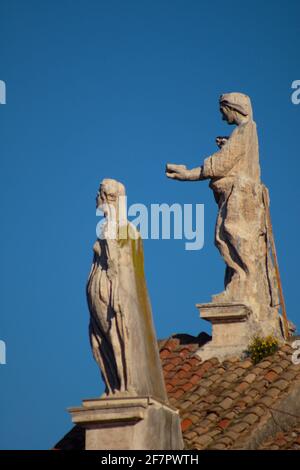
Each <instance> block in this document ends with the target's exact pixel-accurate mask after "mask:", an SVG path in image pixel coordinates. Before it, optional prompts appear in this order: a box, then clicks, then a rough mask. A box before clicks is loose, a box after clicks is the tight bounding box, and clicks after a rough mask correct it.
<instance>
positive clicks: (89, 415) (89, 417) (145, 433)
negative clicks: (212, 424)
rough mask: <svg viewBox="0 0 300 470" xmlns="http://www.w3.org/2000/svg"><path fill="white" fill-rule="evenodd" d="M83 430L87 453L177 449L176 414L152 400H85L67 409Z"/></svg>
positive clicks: (179, 437) (179, 445) (179, 441)
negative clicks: (91, 451) (95, 451)
mask: <svg viewBox="0 0 300 470" xmlns="http://www.w3.org/2000/svg"><path fill="white" fill-rule="evenodd" d="M68 411H69V412H70V414H71V416H72V421H73V423H75V424H77V425H80V426H82V427H84V428H85V449H86V450H164V449H165V450H180V449H183V440H182V434H181V428H180V418H179V413H178V411H177V410H176V409H175V408H172V407H170V406H169V405H166V404H165V403H161V402H159V401H157V400H156V399H154V398H152V397H126V398H124V397H121V398H99V399H92V400H84V401H83V403H82V406H81V407H78V408H70V409H69V410H68Z"/></svg>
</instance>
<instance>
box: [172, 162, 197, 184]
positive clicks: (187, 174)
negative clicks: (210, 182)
mask: <svg viewBox="0 0 300 470" xmlns="http://www.w3.org/2000/svg"><path fill="white" fill-rule="evenodd" d="M202 172H203V170H202V167H201V166H199V167H197V168H192V169H191V170H188V169H187V167H186V166H185V165H175V164H173V163H168V164H167V166H166V176H167V177H168V178H170V179H174V180H178V181H199V180H201V179H204V178H203V175H202Z"/></svg>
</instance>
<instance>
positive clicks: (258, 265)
mask: <svg viewBox="0 0 300 470" xmlns="http://www.w3.org/2000/svg"><path fill="white" fill-rule="evenodd" d="M220 111H221V114H222V116H223V119H224V120H226V121H227V123H228V124H230V125H236V127H235V129H234V130H233V132H232V134H231V136H230V137H217V139H216V143H217V145H218V147H219V150H218V151H217V152H216V153H214V154H213V155H211V156H209V157H208V158H206V159H205V160H204V163H203V165H202V166H199V167H197V168H194V169H191V170H188V169H187V168H186V166H185V165H174V164H168V165H167V167H166V175H167V177H168V178H171V179H176V180H179V181H198V180H206V179H209V180H210V188H211V189H212V190H213V193H214V197H215V200H216V202H217V204H218V217H217V223H216V229H215V244H216V246H217V247H218V249H219V251H220V253H221V255H222V257H223V259H224V261H225V263H226V272H225V290H224V292H222V293H220V294H218V295H215V296H213V299H212V300H213V303H217V304H219V303H223V304H226V303H237V302H240V303H243V304H246V305H248V306H249V307H251V309H252V311H253V315H254V317H255V318H256V319H258V320H267V319H270V318H271V317H272V319H273V320H274V322H275V323H274V325H275V324H276V325H277V324H278V321H279V320H278V309H277V307H278V296H277V290H276V285H275V281H274V267H273V264H272V260H271V257H270V253H269V249H268V242H267V237H268V234H267V226H266V205H267V204H268V194H267V190H266V188H265V187H264V185H263V184H262V183H261V180H260V165H259V151H258V139H257V131H256V124H255V122H254V121H253V117H252V107H251V101H250V98H249V97H248V96H246V95H244V94H242V93H228V94H224V95H222V96H221V97H220ZM266 199H267V200H266ZM276 322H277V323H276Z"/></svg>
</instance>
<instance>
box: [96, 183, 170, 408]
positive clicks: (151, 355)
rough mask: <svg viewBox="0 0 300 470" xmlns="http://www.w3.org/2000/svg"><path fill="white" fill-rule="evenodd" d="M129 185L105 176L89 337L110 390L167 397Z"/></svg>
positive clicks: (101, 197)
mask: <svg viewBox="0 0 300 470" xmlns="http://www.w3.org/2000/svg"><path fill="white" fill-rule="evenodd" d="M124 197H125V188H124V186H123V185H122V184H121V183H119V182H118V181H115V180H112V179H105V180H103V182H102V184H101V185H100V190H99V192H98V196H97V201H96V202H97V207H98V208H101V209H102V210H103V212H104V215H105V217H106V222H105V224H104V225H103V228H102V233H101V238H99V239H98V240H97V241H96V243H95V245H94V259H93V264H92V268H91V272H90V275H89V279H88V283H87V300H88V306H89V310H90V341H91V345H92V350H93V355H94V358H95V360H96V361H97V363H98V365H99V367H100V370H101V373H102V376H103V379H104V381H105V385H106V394H107V395H108V396H111V395H113V394H120V393H122V394H124V393H125V394H129V395H130V396H152V397H156V398H158V399H160V400H163V401H167V395H166V390H165V384H164V380H163V374H162V368H161V362H160V359H159V352H158V346H157V339H156V336H155V331H154V326H153V321H152V312H151V306H150V302H149V297H148V292H147V286H146V280H145V275H144V258H143V245H142V240H141V237H140V234H139V233H138V231H137V230H136V228H135V227H134V226H133V225H132V224H130V223H129V222H128V221H127V219H126V217H125V215H124V214H126V211H125V208H124V204H125V199H124Z"/></svg>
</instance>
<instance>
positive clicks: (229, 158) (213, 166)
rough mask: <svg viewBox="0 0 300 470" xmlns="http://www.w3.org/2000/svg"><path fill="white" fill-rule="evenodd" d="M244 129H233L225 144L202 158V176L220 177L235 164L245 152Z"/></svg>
mask: <svg viewBox="0 0 300 470" xmlns="http://www.w3.org/2000/svg"><path fill="white" fill-rule="evenodd" d="M245 132H247V130H246V129H239V128H237V129H235V131H234V132H233V133H232V135H231V137H230V138H229V139H228V141H227V142H226V144H225V145H223V147H222V148H221V149H220V150H219V151H218V152H216V153H214V154H213V155H211V156H210V157H208V158H206V159H205V160H204V164H203V167H202V168H203V169H202V175H203V178H204V179H206V178H222V177H224V176H226V175H227V174H228V172H229V171H230V170H231V169H232V168H233V167H234V166H235V165H236V163H237V162H238V161H239V160H240V159H241V158H242V157H243V155H244V154H245V136H244V133H245Z"/></svg>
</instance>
